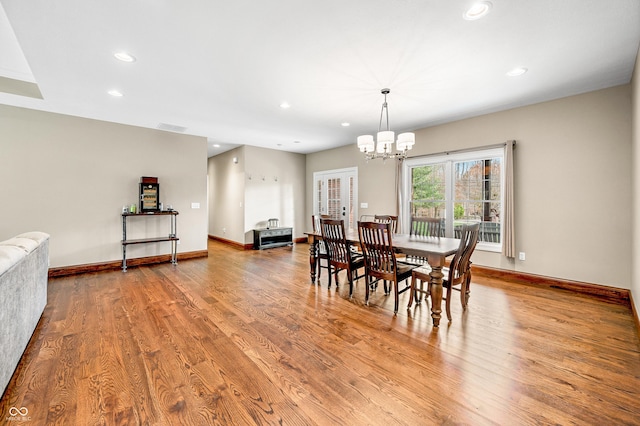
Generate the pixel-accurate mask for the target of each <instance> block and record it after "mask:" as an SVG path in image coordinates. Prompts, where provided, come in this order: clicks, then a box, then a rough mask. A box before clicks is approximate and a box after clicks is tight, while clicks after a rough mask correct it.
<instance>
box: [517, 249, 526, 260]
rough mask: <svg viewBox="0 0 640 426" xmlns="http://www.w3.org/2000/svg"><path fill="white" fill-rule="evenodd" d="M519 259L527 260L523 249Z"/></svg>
mask: <svg viewBox="0 0 640 426" xmlns="http://www.w3.org/2000/svg"><path fill="white" fill-rule="evenodd" d="M518 259H519V260H525V259H526V256H525V254H524V252H523V251H521V252H520V253H518Z"/></svg>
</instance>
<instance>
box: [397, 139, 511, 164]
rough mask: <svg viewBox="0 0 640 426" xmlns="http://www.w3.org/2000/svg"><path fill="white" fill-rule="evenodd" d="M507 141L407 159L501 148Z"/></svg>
mask: <svg viewBox="0 0 640 426" xmlns="http://www.w3.org/2000/svg"><path fill="white" fill-rule="evenodd" d="M506 145H507V142H503V143H496V144H493V145H485V146H477V147H475V148H462V149H454V150H451V151H442V152H434V153H433V154H424V155H415V156H413V157H407V160H409V159H412V158H421V157H432V156H437V155H450V154H457V153H458V152H473V151H482V150H485V149H491V148H500V147H503V146H506ZM513 147H514V148H515V147H516V141H513Z"/></svg>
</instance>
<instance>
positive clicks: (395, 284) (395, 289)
mask: <svg viewBox="0 0 640 426" xmlns="http://www.w3.org/2000/svg"><path fill="white" fill-rule="evenodd" d="M392 285H393V296H394V297H393V315H394V316H395V315H396V314H397V313H398V304H399V303H400V301H399V300H398V298H399V297H400V295H399V294H398V281H392Z"/></svg>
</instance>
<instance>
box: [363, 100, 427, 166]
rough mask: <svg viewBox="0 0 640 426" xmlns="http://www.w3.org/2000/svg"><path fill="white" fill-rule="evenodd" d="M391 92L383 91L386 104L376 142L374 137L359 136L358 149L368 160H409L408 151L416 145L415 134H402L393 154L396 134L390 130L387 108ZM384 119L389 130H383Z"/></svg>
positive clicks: (383, 108)
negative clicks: (388, 96)
mask: <svg viewBox="0 0 640 426" xmlns="http://www.w3.org/2000/svg"><path fill="white" fill-rule="evenodd" d="M390 92H391V90H389V89H382V90H381V93H382V94H383V95H384V103H383V104H382V110H381V111H380V124H378V134H377V135H376V142H377V144H376V142H374V140H373V136H372V135H362V136H358V148H360V152H364V154H365V156H366V158H367V160H371V159H374V158H382V159H383V161H384V160H386V159H387V158H398V159H404V158H407V151H409V150H410V149H411V148H412V147H413V145H414V144H415V143H416V136H415V135H414V134H413V133H400V134H399V135H398V140H397V141H395V144H396V152H395V153H393V152H392V151H393V149H392V147H393V143H394V139H395V133H394V132H392V131H391V130H389V109H388V108H387V95H388V94H389V93H390ZM383 117H384V118H385V119H386V121H387V129H386V130H382V119H383Z"/></svg>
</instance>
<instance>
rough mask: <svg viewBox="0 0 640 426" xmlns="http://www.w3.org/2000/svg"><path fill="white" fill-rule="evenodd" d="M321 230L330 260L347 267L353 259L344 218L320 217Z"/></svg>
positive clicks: (340, 266) (337, 265)
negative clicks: (345, 230) (345, 231)
mask: <svg viewBox="0 0 640 426" xmlns="http://www.w3.org/2000/svg"><path fill="white" fill-rule="evenodd" d="M320 230H321V232H322V241H324V243H325V246H326V248H327V253H328V254H329V262H331V264H333V265H335V266H336V267H338V268H347V267H348V264H349V262H350V261H351V249H350V248H349V243H347V237H346V236H345V233H344V220H334V219H320Z"/></svg>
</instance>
